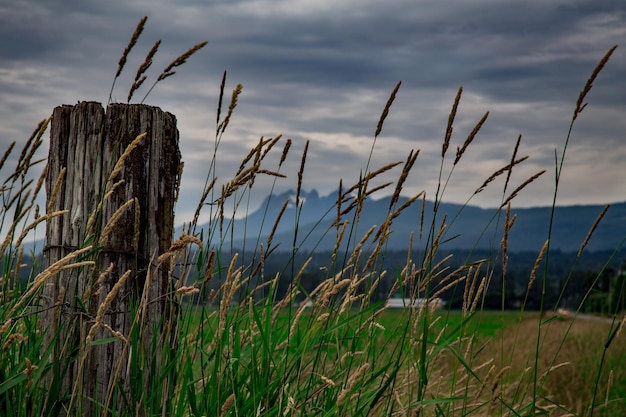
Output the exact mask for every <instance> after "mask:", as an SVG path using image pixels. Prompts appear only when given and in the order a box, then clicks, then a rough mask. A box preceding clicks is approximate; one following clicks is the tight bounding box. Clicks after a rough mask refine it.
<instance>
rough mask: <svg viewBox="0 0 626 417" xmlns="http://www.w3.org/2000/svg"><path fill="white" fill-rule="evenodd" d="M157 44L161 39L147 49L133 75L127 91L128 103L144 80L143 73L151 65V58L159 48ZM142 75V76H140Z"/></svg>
mask: <svg viewBox="0 0 626 417" xmlns="http://www.w3.org/2000/svg"><path fill="white" fill-rule="evenodd" d="M159 45H161V39H159V40H158V41H156V42H155V43H154V45H153V46H152V48H151V49H150V51H148V55H146V59H144V61H143V63H142V64H141V65H140V66H139V68H138V69H137V74H136V75H135V80H134V81H133V85H132V86H131V87H130V91H129V92H128V99H127V101H128V102H129V103H130V99H131V98H132V97H133V93H134V92H135V91H137V90H138V89H139V87H141V85H142V84H143V82H144V81H146V76H145V75H143V74H144V73H145V72H146V71H147V70H148V68H150V66H151V65H152V58H154V55H155V54H156V53H157V51H158V50H159ZM142 75H143V77H142Z"/></svg>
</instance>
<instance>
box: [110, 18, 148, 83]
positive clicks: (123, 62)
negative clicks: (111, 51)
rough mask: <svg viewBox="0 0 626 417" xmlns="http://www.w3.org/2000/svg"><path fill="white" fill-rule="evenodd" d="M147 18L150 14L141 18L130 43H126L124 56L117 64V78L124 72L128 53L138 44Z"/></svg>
mask: <svg viewBox="0 0 626 417" xmlns="http://www.w3.org/2000/svg"><path fill="white" fill-rule="evenodd" d="M147 20H148V16H144V17H142V18H141V20H139V23H137V27H136V28H135V31H134V32H133V35H132V36H131V38H130V41H129V42H128V45H126V48H124V52H123V53H122V56H121V57H120V60H119V62H118V64H117V72H116V73H115V78H117V77H119V76H120V74H121V73H122V70H123V69H124V66H125V65H126V60H127V58H128V54H129V53H130V51H131V50H132V49H133V47H134V46H135V45H136V44H137V40H138V39H139V36H141V33H142V32H143V29H144V27H145V25H146V21H147Z"/></svg>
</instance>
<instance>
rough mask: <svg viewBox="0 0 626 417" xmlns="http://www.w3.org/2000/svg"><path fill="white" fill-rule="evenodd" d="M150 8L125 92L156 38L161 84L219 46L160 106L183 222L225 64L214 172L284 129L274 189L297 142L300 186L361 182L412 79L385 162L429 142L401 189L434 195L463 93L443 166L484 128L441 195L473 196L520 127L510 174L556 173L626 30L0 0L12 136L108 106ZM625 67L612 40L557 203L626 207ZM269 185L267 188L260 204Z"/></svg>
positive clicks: (484, 15) (501, 9)
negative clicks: (183, 56) (304, 157)
mask: <svg viewBox="0 0 626 417" xmlns="http://www.w3.org/2000/svg"><path fill="white" fill-rule="evenodd" d="M143 14H148V16H149V19H148V23H147V26H146V30H145V32H144V34H143V35H142V38H141V39H140V41H139V43H138V45H137V47H136V49H135V50H134V51H133V54H132V55H131V56H130V57H129V62H128V64H127V68H126V69H125V72H124V73H123V75H122V77H121V78H120V79H119V80H118V81H117V84H116V89H115V90H114V94H113V97H114V99H116V100H119V101H125V97H126V94H127V89H128V87H129V86H130V84H131V82H132V78H133V77H134V71H135V70H136V68H137V66H138V65H139V64H140V63H141V61H142V60H143V55H144V54H145V53H146V52H147V51H148V49H149V48H150V47H151V45H152V43H153V42H154V41H155V40H156V39H159V38H162V39H163V44H162V46H161V49H160V51H159V54H158V55H157V57H156V59H155V63H154V65H153V68H152V69H151V70H150V72H149V73H148V75H149V76H150V77H151V79H152V80H154V79H155V78H156V76H158V74H159V72H160V70H162V69H163V68H164V67H165V66H167V64H168V63H169V62H170V61H171V60H172V59H174V58H175V57H176V56H178V55H179V54H180V53H182V52H184V51H185V50H186V49H187V48H189V47H190V46H191V45H193V44H195V43H197V42H199V41H201V40H205V39H206V40H208V41H209V45H208V46H207V47H206V48H205V49H204V50H203V51H201V52H200V53H199V54H198V55H197V56H194V57H192V58H191V59H190V60H189V62H188V63H187V64H185V66H183V67H181V68H179V69H177V74H176V75H175V76H174V77H172V78H170V79H168V80H166V81H165V82H164V83H162V84H161V85H158V86H157V88H156V89H155V90H154V91H153V92H152V93H151V94H150V96H149V100H148V102H149V103H150V104H153V105H158V106H161V107H163V108H164V109H165V110H168V111H171V112H173V113H174V114H176V115H177V117H178V119H179V129H180V131H181V146H182V152H183V158H184V159H185V160H186V171H185V177H184V178H183V180H184V181H185V182H184V184H183V187H184V188H183V192H182V198H181V203H180V204H179V212H181V213H182V214H181V216H182V217H184V216H185V214H187V213H189V212H191V211H193V209H194V207H195V202H196V200H197V198H198V197H199V194H200V191H199V190H200V188H201V186H202V183H203V181H202V180H201V179H200V178H202V179H203V178H204V175H205V173H206V167H207V165H208V162H207V161H209V160H210V158H211V155H212V152H213V138H214V130H215V108H216V102H217V95H218V86H219V82H220V79H221V75H222V71H223V70H228V87H227V91H228V92H230V90H232V88H234V86H235V84H236V83H238V82H241V83H243V84H244V93H243V95H242V97H241V98H240V102H239V106H238V108H237V110H236V113H235V115H234V117H233V120H232V124H231V126H230V127H229V131H228V132H227V134H226V135H225V137H224V141H223V142H222V144H221V145H220V146H221V148H220V150H219V152H223V153H221V154H220V160H219V164H218V168H219V171H218V175H219V177H220V178H221V179H223V180H224V181H225V180H227V178H228V176H229V175H232V173H233V172H234V170H236V168H237V167H238V166H239V159H240V158H241V157H242V156H243V155H245V153H247V150H248V149H249V147H250V146H254V145H255V144H256V142H257V141H258V139H259V137H260V136H262V135H264V136H275V135H278V134H284V136H285V138H293V140H294V150H293V151H294V154H293V155H291V158H290V159H289V160H288V161H287V163H286V165H285V167H284V169H285V172H288V173H289V174H290V177H291V178H290V179H289V180H287V181H286V182H285V181H283V182H280V183H279V185H278V189H287V188H293V187H294V186H295V173H296V172H297V169H298V166H299V163H300V160H299V155H297V153H296V152H297V151H301V150H302V148H303V146H304V142H305V140H307V139H310V140H311V149H310V151H309V161H308V165H307V170H308V171H307V176H306V178H307V180H308V182H307V183H306V184H305V187H307V188H318V189H319V190H320V192H321V193H322V194H325V193H329V192H332V190H333V189H335V188H336V186H337V184H338V180H339V178H344V179H345V182H346V183H347V182H351V181H354V180H356V179H357V178H358V175H359V172H360V170H361V169H363V168H364V166H365V162H366V161H367V157H368V154H369V151H370V147H371V143H372V139H373V133H374V130H375V127H376V123H377V121H378V117H379V115H380V112H381V111H382V108H383V106H384V104H385V102H386V100H387V97H388V95H389V93H390V91H391V90H392V88H393V86H394V85H395V84H396V83H397V82H398V81H399V80H402V88H401V89H400V92H399V95H398V98H397V100H396V102H395V103H394V105H393V107H392V109H391V113H390V115H389V116H388V119H387V121H386V124H385V127H384V129H383V133H382V135H381V137H380V138H379V140H378V142H377V143H376V148H375V151H374V163H375V165H383V164H386V163H388V162H391V161H395V160H404V159H405V157H406V153H407V152H408V150H409V149H412V148H415V149H417V148H419V149H421V154H420V157H419V158H418V162H417V164H416V167H415V170H416V172H415V174H414V175H413V177H412V178H411V179H410V181H408V182H407V192H410V193H416V192H418V191H419V190H421V189H422V188H427V193H429V195H432V193H434V189H432V187H433V186H434V184H435V183H436V181H437V177H438V173H439V165H440V153H441V140H442V138H443V135H444V130H445V126H446V122H447V118H448V113H449V111H450V108H451V106H452V102H453V99H454V96H455V94H456V91H457V89H458V87H459V86H461V85H462V86H463V87H464V93H463V98H462V101H461V105H460V108H459V114H458V115H457V120H456V123H455V130H454V135H453V140H452V141H453V142H452V145H451V147H450V150H449V155H448V158H449V159H447V160H446V162H445V169H450V167H451V166H450V164H451V162H452V161H451V160H452V159H453V157H454V151H455V149H456V147H457V146H460V145H461V143H462V142H463V140H464V139H465V137H466V136H467V134H468V133H469V132H470V131H471V129H472V128H473V127H474V125H475V123H476V122H477V121H478V120H479V119H480V117H481V116H482V115H483V114H484V113H485V112H486V111H490V112H491V113H490V117H489V119H488V121H487V123H486V124H485V126H484V127H483V130H482V131H481V133H479V135H478V136H477V138H476V139H475V142H474V143H473V144H472V145H471V147H470V148H469V149H468V151H467V154H466V155H465V156H464V158H463V160H462V162H461V163H460V164H459V165H458V166H457V167H455V176H453V179H452V180H451V182H450V184H449V186H448V188H447V190H446V196H447V198H448V199H449V200H450V201H457V202H464V201H466V200H467V199H468V198H469V196H470V195H471V194H472V192H473V190H474V189H476V188H477V187H478V186H479V185H480V184H481V183H482V181H484V179H485V178H486V177H487V176H488V175H489V174H490V173H491V172H493V171H495V170H496V169H498V168H500V167H501V166H503V165H504V164H506V163H507V162H508V160H509V158H510V154H511V152H512V149H513V145H514V143H515V140H516V139H517V137H518V135H519V134H522V135H523V139H522V146H521V149H520V154H523V155H526V154H528V155H530V157H531V159H530V160H529V161H527V162H526V163H525V164H524V165H522V166H520V167H518V171H517V172H516V173H515V176H514V179H515V181H517V183H521V182H522V181H523V180H524V179H525V178H527V177H528V176H530V175H532V174H534V173H535V172H537V171H538V170H540V169H548V170H553V169H554V153H555V150H557V154H558V155H560V152H561V149H562V147H563V144H564V141H565V137H566V134H567V129H568V125H569V120H570V118H571V115H572V111H573V109H574V105H575V103H576V99H577V97H578V93H579V91H580V89H581V88H582V86H583V85H584V83H585V81H586V80H587V77H588V76H589V74H590V73H591V71H592V70H593V68H594V67H595V65H596V64H597V62H598V60H599V59H600V58H601V57H602V55H603V54H604V53H605V52H606V50H608V48H609V47H610V46H612V45H613V44H615V43H617V42H619V41H620V40H621V39H624V37H625V35H626V25H625V22H626V5H624V4H622V3H621V2H614V1H609V0H602V1H594V2H589V1H582V0H580V1H555V2H546V1H539V0H532V1H524V2H521V1H518V2H501V1H493V0H474V1H468V0H462V1H461V0H456V1H448V2H445V3H442V2H436V1H430V0H421V1H418V2H416V1H413V0H394V1H388V2H380V1H374V0H369V1H356V0H343V1H336V0H335V1H332V2H331V1H305V0H302V1H293V0H291V1H276V0H273V1H270V0H266V1H253V0H249V1H209V2H204V1H192V0H187V1H184V2H180V4H177V5H176V6H173V5H171V4H170V3H168V2H163V1H160V0H159V1H150V2H148V1H138V2H132V3H131V4H127V2H125V1H121V0H115V1H111V2H106V3H101V2H100V3H98V2H89V3H87V2H81V1H52V2H46V3H42V2H37V1H34V0H30V1H21V2H18V3H17V5H16V7H12V8H11V9H9V8H4V9H1V8H0V37H1V38H2V40H3V42H1V43H0V62H1V64H0V117H1V118H2V122H3V123H2V124H1V125H0V144H1V145H2V146H3V147H6V146H7V144H8V143H9V142H10V141H11V140H16V139H18V140H19V139H21V138H26V137H27V136H28V135H29V134H30V131H31V130H32V129H33V128H34V126H35V125H36V123H37V121H38V120H40V119H42V118H44V117H47V116H48V115H49V114H50V113H51V111H52V109H53V107H54V106H56V105H60V104H63V103H75V102H76V101H77V100H98V101H102V102H106V101H107V99H108V92H109V89H110V87H111V82H112V77H113V75H114V73H115V70H116V68H117V61H118V59H119V56H120V54H121V52H122V51H123V49H124V47H125V45H126V43H127V41H128V39H129V37H130V35H131V33H132V31H133V29H134V27H135V25H136V23H137V21H138V19H139V18H140V17H141V16H142V15H143ZM625 70H626V54H625V53H624V51H623V48H618V50H617V51H616V53H615V54H614V56H613V57H612V58H611V61H610V62H609V65H607V67H606V68H605V70H604V71H603V72H602V73H601V74H600V77H599V78H598V80H597V81H596V83H595V85H594V87H593V90H592V91H591V93H590V94H589V96H588V102H589V107H588V108H587V109H586V110H585V112H584V113H583V114H582V115H581V117H580V118H579V120H578V121H577V125H576V126H575V130H574V134H573V136H572V142H571V144H570V149H569V150H568V155H567V160H566V162H567V163H566V170H567V171H566V175H565V176H564V179H563V183H562V184H561V186H562V187H563V188H562V190H561V192H560V200H559V201H560V202H561V203H562V204H573V203H598V202H609V201H622V200H625V199H626V197H625V196H626V185H623V184H622V181H619V180H616V179H617V178H621V177H622V176H623V174H624V165H623V162H622V161H623V160H624V156H626V155H625V154H626V150H625V149H626V146H625V145H624V144H623V132H624V131H626V130H625V128H626V122H625V121H624V118H623V114H624V112H625V111H626V102H625V101H624V96H625V93H626V87H625V84H624V81H623V74H624V71H625ZM147 86H149V82H148V83H147ZM145 92H146V89H143V90H142V91H139V92H138V93H137V94H136V95H135V99H137V100H139V99H140V98H141V97H143V95H144V94H145ZM227 96H228V97H226V99H228V98H229V94H228V95H227ZM42 152H43V153H44V154H45V152H44V150H42ZM600 167H601V168H600ZM446 172H447V171H446ZM272 184H273V182H272V181H268V182H267V183H261V184H260V188H259V191H258V194H259V195H258V199H259V200H260V199H261V198H262V197H263V194H264V193H266V192H268V190H269V189H270V187H271V186H272ZM498 186H499V187H501V184H500V185H496V187H498ZM429 187H430V188H429ZM552 192H553V173H548V174H546V175H545V176H544V177H543V178H541V179H540V180H538V181H537V182H536V183H534V184H532V185H531V187H530V188H529V189H528V190H527V191H526V192H525V194H524V195H523V196H522V198H521V199H520V200H519V201H517V204H518V205H519V206H532V205H544V204H549V203H550V198H551V196H552ZM501 193H502V191H501V189H498V188H494V189H493V190H486V191H485V192H484V193H481V195H479V196H478V198H476V200H475V202H476V203H478V204H481V205H483V206H494V205H497V204H499V202H500V201H501V199H502V196H501ZM473 202H474V200H473ZM181 221H182V220H181Z"/></svg>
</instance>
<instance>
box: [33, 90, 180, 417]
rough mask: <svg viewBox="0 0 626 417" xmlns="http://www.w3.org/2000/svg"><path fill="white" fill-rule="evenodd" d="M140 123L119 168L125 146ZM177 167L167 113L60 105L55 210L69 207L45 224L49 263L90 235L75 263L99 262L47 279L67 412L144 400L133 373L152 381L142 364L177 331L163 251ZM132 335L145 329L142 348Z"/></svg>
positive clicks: (53, 163) (50, 329)
mask: <svg viewBox="0 0 626 417" xmlns="http://www.w3.org/2000/svg"><path fill="white" fill-rule="evenodd" d="M143 133H146V135H145V137H144V138H143V139H139V141H138V143H137V145H136V148H134V149H133V150H131V151H130V152H129V153H127V155H126V156H125V159H124V161H123V163H122V164H121V170H119V172H118V173H117V174H114V175H113V176H112V177H111V173H112V171H113V169H114V167H115V166H116V163H117V162H118V160H119V158H120V156H121V155H122V154H123V153H124V151H125V150H127V148H128V146H129V144H131V143H132V142H133V141H135V140H136V139H137V137H138V136H139V135H141V134H143ZM136 142H137V141H136ZM179 167H180V151H179V148H178V130H177V128H176V118H175V116H174V115H172V114H170V113H167V112H164V111H162V110H161V109H159V108H156V107H151V106H146V105H128V104H111V105H109V106H108V108H107V110H106V113H105V112H104V109H103V108H102V106H101V105H100V104H99V103H94V102H83V103H79V104H77V105H75V106H67V105H66V106H60V107H57V108H56V109H54V113H53V116H52V124H51V137H50V151H49V157H48V167H47V179H46V194H47V199H48V207H47V210H48V212H54V211H58V210H68V211H69V212H68V213H67V214H64V215H62V216H58V217H54V218H52V219H50V220H49V221H48V223H47V225H46V227H47V230H46V246H45V248H44V255H45V259H46V267H48V268H49V267H50V266H51V265H53V264H54V263H55V262H57V261H58V260H60V259H62V258H63V257H64V256H67V255H68V254H71V253H73V252H74V251H76V250H77V249H80V248H84V247H86V246H88V245H91V249H90V250H88V251H86V252H85V253H83V254H81V255H80V257H77V258H76V259H74V260H73V262H79V261H82V260H92V261H94V262H95V264H94V266H95V267H93V266H90V265H89V264H86V265H85V266H84V267H80V268H72V269H69V270H65V271H61V272H59V273H58V274H56V275H55V276H54V277H52V278H50V279H49V281H47V284H46V285H45V287H44V296H43V298H42V299H43V310H46V309H47V310H46V311H47V312H46V313H44V315H42V327H43V331H44V332H45V333H44V354H46V355H49V358H50V361H51V363H52V364H53V366H52V371H51V372H50V374H49V375H50V376H49V387H50V389H52V390H59V398H65V401H66V403H65V404H57V405H56V407H58V409H59V410H60V409H62V408H63V407H68V406H69V405H70V402H71V405H72V409H70V410H69V413H70V414H74V413H75V412H80V413H81V415H85V416H87V415H95V414H98V415H100V414H102V412H103V407H104V406H108V407H115V409H119V408H121V407H128V406H129V404H128V402H127V401H132V402H135V403H134V404H130V407H132V409H134V408H135V407H137V406H138V405H141V404H140V403H141V401H146V399H145V398H140V397H139V394H136V393H134V392H133V390H132V389H131V383H130V380H131V378H140V379H143V380H144V381H145V383H148V382H149V378H150V369H149V368H150V364H149V363H146V362H149V361H154V363H156V364H160V363H161V356H162V353H163V352H162V347H163V346H169V340H168V338H169V337H171V335H172V334H173V332H172V328H171V326H174V325H175V322H174V321H173V320H169V319H168V317H171V316H168V309H169V307H170V306H171V304H170V302H171V300H172V297H171V296H170V295H171V288H172V287H171V286H172V283H171V282H170V275H169V271H168V270H167V267H166V268H162V267H157V261H156V259H157V257H158V256H159V255H160V254H162V253H165V252H167V250H168V249H169V247H170V245H171V242H172V237H173V236H172V235H173V231H174V204H175V200H176V197H177V192H178V183H179ZM64 169H65V175H64V177H60V176H61V173H62V171H63V170H64ZM108 226H110V227H108ZM105 271H108V272H105ZM128 271H130V272H128ZM125 274H126V275H125ZM123 277H125V278H124V279H123ZM122 279H123V280H122ZM116 284H117V286H116ZM110 294H111V297H109V298H108V299H107V296H109V295H110ZM114 294H115V296H113V295H114ZM105 302H106V303H107V305H105V306H104V307H102V306H103V304H105ZM115 332H119V333H115ZM131 335H132V336H131ZM137 335H139V336H137ZM88 336H89V338H88ZM153 336H154V337H153ZM131 337H140V339H139V340H140V342H139V348H140V350H142V352H141V355H142V357H140V358H138V357H134V358H132V359H131V358H130V357H131V356H132V355H131V354H130V353H129V348H130V345H129V343H127V342H126V341H128V340H130V338H131ZM107 339H108V340H107ZM89 341H91V343H89ZM98 341H100V343H98ZM103 341H104V342H106V343H102V342H103ZM155 341H156V343H155ZM93 342H96V343H93ZM144 360H145V361H146V362H142V361H144ZM144 367H145V368H144ZM136 371H139V372H140V373H141V375H136V373H137V372H136ZM111 393H113V394H111ZM64 396H65V397H64ZM122 396H123V397H125V398H124V400H122V399H121V398H122ZM49 397H54V396H49ZM135 397H138V398H135ZM69 398H72V399H71V400H69ZM60 401H63V400H60ZM125 401H126V403H125ZM125 404H126V405H125ZM47 406H48V407H53V406H54V405H50V404H49V405H47ZM109 415H110V414H109Z"/></svg>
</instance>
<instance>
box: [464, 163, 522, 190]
mask: <svg viewBox="0 0 626 417" xmlns="http://www.w3.org/2000/svg"><path fill="white" fill-rule="evenodd" d="M527 159H528V156H524V157H522V158H519V159H516V160H515V161H512V162H511V163H510V164H508V165H505V166H503V167H502V168H500V169H499V170H497V171H495V172H494V173H493V174H491V175H490V176H489V178H487V179H486V180H485V182H483V184H482V185H481V186H480V187H478V188H477V189H476V191H474V194H478V193H480V192H481V191H483V190H484V189H485V188H487V186H488V185H489V183H491V182H492V181H493V180H495V179H496V178H498V177H499V176H500V175H502V174H504V173H505V172H507V173H509V174H510V173H511V168H513V167H514V166H515V165H518V164H520V163H522V162H524V161H525V160H527ZM508 177H509V176H507V181H508ZM505 189H506V185H505Z"/></svg>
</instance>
